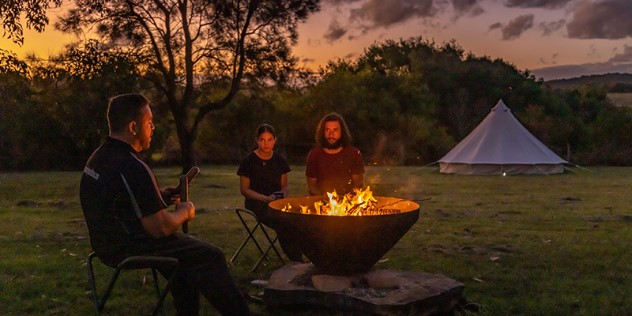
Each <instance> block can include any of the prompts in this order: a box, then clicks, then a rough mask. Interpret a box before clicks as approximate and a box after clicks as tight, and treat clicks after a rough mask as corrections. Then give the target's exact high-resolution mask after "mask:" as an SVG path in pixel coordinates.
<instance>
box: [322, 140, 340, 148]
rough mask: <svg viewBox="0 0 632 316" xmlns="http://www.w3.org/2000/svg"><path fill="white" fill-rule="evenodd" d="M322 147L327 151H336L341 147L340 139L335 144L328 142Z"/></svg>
mask: <svg viewBox="0 0 632 316" xmlns="http://www.w3.org/2000/svg"><path fill="white" fill-rule="evenodd" d="M323 147H325V148H327V149H338V148H340V147H342V139H338V140H337V141H336V142H335V143H333V144H332V143H330V142H329V141H327V142H325V145H323Z"/></svg>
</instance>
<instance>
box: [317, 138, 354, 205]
mask: <svg viewBox="0 0 632 316" xmlns="http://www.w3.org/2000/svg"><path fill="white" fill-rule="evenodd" d="M363 173H364V160H363V159H362V153H360V150H358V149H357V148H355V147H353V146H347V147H345V148H343V149H342V150H341V151H340V152H339V153H336V154H328V153H326V152H325V151H323V149H322V148H321V147H320V146H316V147H314V148H312V150H310V151H309V154H307V165H306V167H305V175H306V176H307V177H308V178H316V179H318V188H319V189H320V192H321V193H323V194H325V193H326V192H332V191H333V190H336V193H338V194H339V195H342V194H346V193H349V192H351V191H353V181H352V178H351V175H354V174H363Z"/></svg>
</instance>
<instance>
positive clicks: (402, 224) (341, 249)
mask: <svg viewBox="0 0 632 316" xmlns="http://www.w3.org/2000/svg"><path fill="white" fill-rule="evenodd" d="M374 198H375V199H376V200H377V207H378V208H379V207H380V206H382V205H388V206H386V207H385V209H397V210H399V211H400V212H399V213H395V214H386V215H367V216H330V215H315V214H300V213H292V212H283V211H281V209H282V208H283V207H284V206H286V205H287V204H288V203H289V204H291V205H292V209H293V210H299V209H300V207H299V206H300V205H303V206H310V208H313V205H314V202H315V201H318V200H322V196H304V197H290V198H286V199H280V200H276V201H272V202H270V203H269V204H268V206H269V209H270V212H269V213H270V214H269V216H271V217H272V218H274V219H275V221H277V222H278V223H279V224H281V225H283V226H284V227H285V229H286V230H291V231H292V235H293V236H295V238H296V239H297V240H295V242H296V243H297V244H298V245H300V246H301V247H302V250H303V253H304V254H305V256H307V258H309V259H310V260H311V261H312V263H313V264H314V265H315V266H316V268H317V269H318V271H319V272H322V273H324V274H332V275H352V274H356V273H364V272H368V271H369V270H371V267H373V265H375V263H376V262H377V261H378V260H380V258H382V256H384V255H385V254H386V253H387V252H388V251H389V250H390V249H391V248H392V247H393V246H394V245H395V243H397V241H399V239H400V238H402V236H404V234H405V233H406V232H407V231H408V230H409V229H410V227H412V226H413V224H415V222H416V221H417V219H418V218H419V204H417V203H415V202H412V201H408V200H403V199H398V198H392V197H380V196H376V197H374ZM398 201H399V202H398ZM395 202H397V203H395Z"/></svg>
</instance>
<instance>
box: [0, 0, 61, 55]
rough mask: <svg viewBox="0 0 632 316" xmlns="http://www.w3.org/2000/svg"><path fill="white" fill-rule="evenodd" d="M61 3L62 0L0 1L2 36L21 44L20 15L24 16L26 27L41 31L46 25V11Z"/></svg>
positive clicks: (22, 41) (22, 37)
mask: <svg viewBox="0 0 632 316" xmlns="http://www.w3.org/2000/svg"><path fill="white" fill-rule="evenodd" d="M61 3H62V0H29V1H23V0H2V1H0V20H2V28H3V29H4V33H3V34H2V36H3V37H6V38H8V39H10V40H12V41H13V42H15V43H17V44H19V45H22V43H24V35H23V34H24V33H23V28H22V16H24V17H25V22H26V27H27V28H33V29H35V30H36V31H38V32H41V31H43V30H44V27H46V25H48V17H47V16H46V11H47V10H48V9H50V8H52V7H58V6H60V5H61Z"/></svg>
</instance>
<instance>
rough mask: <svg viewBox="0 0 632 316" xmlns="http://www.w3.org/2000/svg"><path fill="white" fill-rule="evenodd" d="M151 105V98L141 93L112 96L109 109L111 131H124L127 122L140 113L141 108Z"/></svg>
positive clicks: (108, 118) (108, 116)
mask: <svg viewBox="0 0 632 316" xmlns="http://www.w3.org/2000/svg"><path fill="white" fill-rule="evenodd" d="M147 105H149V99H147V98H146V97H145V96H143V95H142V94H139V93H127V94H120V95H117V96H113V97H111V98H110V101H109V103H108V110H107V120H108V128H109V129H110V132H115V133H117V132H122V131H123V130H125V128H126V127H127V124H128V123H129V122H131V121H134V120H136V119H137V118H138V116H139V115H140V110H141V109H142V108H143V107H145V106H147Z"/></svg>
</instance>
